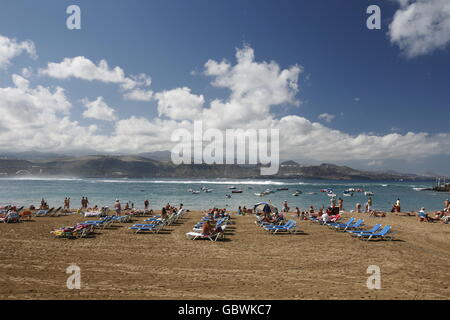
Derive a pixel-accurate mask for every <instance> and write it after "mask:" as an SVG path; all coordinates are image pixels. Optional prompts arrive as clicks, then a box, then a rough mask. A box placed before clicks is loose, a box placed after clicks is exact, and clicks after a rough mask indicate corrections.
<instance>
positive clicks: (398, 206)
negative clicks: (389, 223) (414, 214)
mask: <svg viewBox="0 0 450 320" xmlns="http://www.w3.org/2000/svg"><path fill="white" fill-rule="evenodd" d="M395 207H396V210H397V212H400V211H401V206H400V198H398V199H397V201H396V202H395Z"/></svg>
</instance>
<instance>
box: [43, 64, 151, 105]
mask: <svg viewBox="0 0 450 320" xmlns="http://www.w3.org/2000/svg"><path fill="white" fill-rule="evenodd" d="M39 73H40V74H41V75H46V76H49V77H53V78H56V79H68V78H77V79H82V80H86V81H101V82H104V83H114V84H118V85H119V86H120V88H121V90H122V91H124V98H125V99H128V100H137V101H149V100H150V99H151V97H152V94H153V93H152V92H151V91H150V90H149V89H148V87H150V85H151V83H152V81H151V78H150V77H149V76H147V75H146V74H139V75H137V76H130V77H126V76H125V72H124V71H123V69H122V68H120V67H114V68H112V69H111V68H110V67H109V65H108V62H107V61H106V60H100V62H99V63H98V64H95V63H94V62H92V61H91V60H89V59H88V58H85V57H82V56H78V57H75V58H65V59H63V61H61V62H59V63H54V62H50V63H48V65H47V68H45V69H40V70H39Z"/></svg>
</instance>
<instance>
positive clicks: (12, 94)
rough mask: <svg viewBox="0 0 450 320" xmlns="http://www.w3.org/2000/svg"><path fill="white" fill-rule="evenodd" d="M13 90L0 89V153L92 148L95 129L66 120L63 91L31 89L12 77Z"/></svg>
mask: <svg viewBox="0 0 450 320" xmlns="http://www.w3.org/2000/svg"><path fill="white" fill-rule="evenodd" d="M12 80H13V83H14V87H6V88H0V112H1V114H2V116H1V117H0V149H1V150H9V151H11V150H12V151H30V150H46V151H51V150H59V151H62V150H67V149H68V148H72V149H85V148H86V146H88V145H89V143H93V144H96V137H95V136H94V135H93V134H94V132H95V130H96V127H95V126H90V127H81V126H80V125H79V124H78V123H77V122H76V121H71V120H70V119H69V115H70V109H71V107H72V104H71V103H70V102H69V101H68V100H67V97H66V95H65V91H64V89H62V88H61V87H56V88H54V89H50V88H46V87H43V86H37V87H31V86H30V83H29V81H28V80H27V79H25V78H23V77H22V76H19V75H16V74H14V75H13V76H12Z"/></svg>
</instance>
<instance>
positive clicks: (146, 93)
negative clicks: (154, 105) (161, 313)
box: [123, 89, 153, 101]
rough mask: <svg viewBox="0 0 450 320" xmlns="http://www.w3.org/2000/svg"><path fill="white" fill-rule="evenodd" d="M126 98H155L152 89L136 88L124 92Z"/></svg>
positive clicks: (138, 99) (136, 99) (147, 99)
mask: <svg viewBox="0 0 450 320" xmlns="http://www.w3.org/2000/svg"><path fill="white" fill-rule="evenodd" d="M123 97H124V99H126V100H134V101H150V100H152V98H153V91H152V90H145V89H134V90H131V91H128V92H126V93H124V95H123Z"/></svg>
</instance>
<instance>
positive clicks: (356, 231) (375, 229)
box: [345, 223, 381, 234]
mask: <svg viewBox="0 0 450 320" xmlns="http://www.w3.org/2000/svg"><path fill="white" fill-rule="evenodd" d="M380 228H381V223H379V224H376V225H374V226H373V228H372V229H370V230H346V231H345V232H348V233H352V234H356V233H358V234H359V233H369V234H370V233H374V232H377V231H378V230H379V229H380Z"/></svg>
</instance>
